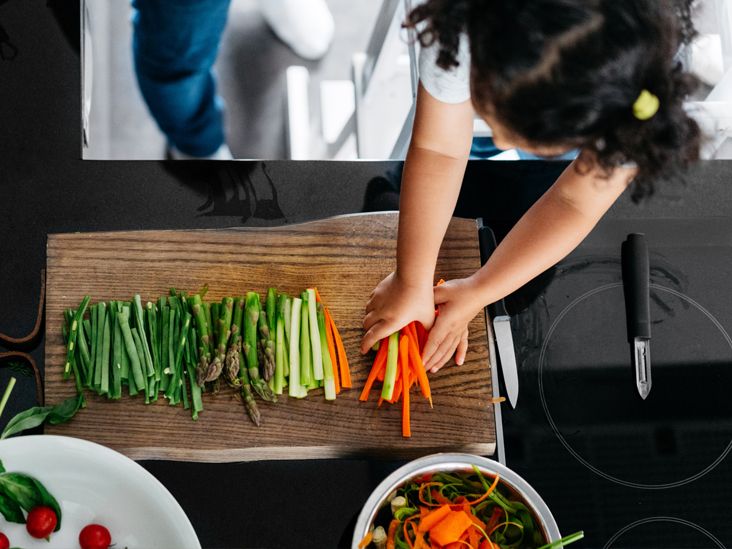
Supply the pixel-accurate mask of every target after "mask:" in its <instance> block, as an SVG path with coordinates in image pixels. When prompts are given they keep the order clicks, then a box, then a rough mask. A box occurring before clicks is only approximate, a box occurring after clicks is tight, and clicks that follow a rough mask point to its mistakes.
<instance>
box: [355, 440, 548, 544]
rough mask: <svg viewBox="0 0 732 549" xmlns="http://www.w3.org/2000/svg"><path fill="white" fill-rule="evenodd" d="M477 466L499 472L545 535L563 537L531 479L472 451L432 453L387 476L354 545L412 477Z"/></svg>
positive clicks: (364, 514)
mask: <svg viewBox="0 0 732 549" xmlns="http://www.w3.org/2000/svg"><path fill="white" fill-rule="evenodd" d="M473 465H475V466H476V467H477V468H478V469H479V470H480V472H481V473H486V474H489V475H491V476H493V475H495V474H496V473H497V474H498V475H500V477H501V481H500V482H501V484H505V485H506V486H508V487H510V488H511V490H512V491H513V492H515V493H516V494H517V495H518V496H519V498H520V499H521V501H522V502H523V503H524V504H525V505H526V506H527V507H528V508H529V509H530V510H531V512H532V514H533V515H534V518H535V519H536V522H537V526H538V527H539V528H540V529H541V530H542V532H543V533H544V538H545V539H547V540H549V541H556V540H558V539H561V537H562V536H561V535H560V533H559V527H558V526H557V522H556V521H555V520H554V517H553V516H552V514H551V511H549V507H547V505H546V503H544V500H543V499H541V496H539V494H538V493H537V492H536V490H534V489H533V488H532V487H531V486H530V485H529V483H528V482H526V481H525V480H524V479H523V478H521V477H520V476H519V475H518V474H517V473H515V472H513V471H512V470H511V469H509V468H508V467H506V466H505V465H501V464H500V463H498V462H497V461H493V460H492V459H487V458H484V457H480V456H474V455H472V454H459V453H452V454H449V453H445V454H432V455H430V456H425V457H423V458H419V459H416V460H414V461H410V462H409V463H407V464H406V465H404V466H402V467H400V468H399V469H397V470H396V471H394V472H393V473H392V474H391V475H389V476H388V477H386V478H385V479H384V480H383V481H382V483H381V484H379V485H378V486H377V487H376V489H375V490H374V491H373V492H372V493H371V496H369V499H368V500H366V504H365V505H364V506H363V509H361V514H360V515H359V516H358V520H357V521H356V528H355V529H354V531H353V541H352V543H351V547H352V548H353V549H357V548H358V544H359V543H360V542H361V540H362V539H363V538H364V537H365V536H366V534H367V533H368V531H369V530H370V528H371V525H372V524H373V522H374V519H375V518H376V515H377V514H378V512H379V510H380V509H381V508H382V507H383V506H385V505H387V498H388V497H389V494H391V493H392V492H393V491H394V490H396V489H397V488H399V487H400V486H402V485H403V484H404V483H406V482H407V481H409V480H410V479H412V478H415V477H418V476H421V475H425V474H428V473H437V472H449V471H460V470H469V469H471V468H472V466H473Z"/></svg>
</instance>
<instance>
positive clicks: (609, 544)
mask: <svg viewBox="0 0 732 549" xmlns="http://www.w3.org/2000/svg"><path fill="white" fill-rule="evenodd" d="M654 522H672V523H676V524H682V525H684V526H688V527H690V528H693V529H694V530H696V531H697V532H700V533H702V534H704V535H705V536H706V537H707V538H709V540H710V541H711V542H713V543H714V544H715V545H716V546H717V547H719V548H720V549H726V548H725V546H724V544H723V543H722V542H721V541H719V540H718V539H717V538H716V537H714V535H713V534H712V533H711V532H709V531H708V530H706V529H704V528H702V527H701V526H699V525H698V524H694V523H693V522H689V521H688V520H684V519H680V518H676V517H649V518H644V519H641V520H637V521H635V522H633V523H631V524H628V525H627V526H624V527H623V528H621V529H620V530H618V531H617V532H615V533H614V534H613V536H612V537H611V538H610V539H609V540H608V541H607V543H606V544H605V545H604V546H603V549H610V548H611V547H612V545H613V543H615V542H616V541H617V540H618V538H620V537H621V536H622V535H623V534H625V533H626V532H628V531H630V530H632V529H633V528H636V527H638V526H642V525H644V524H649V523H654Z"/></svg>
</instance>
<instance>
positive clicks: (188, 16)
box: [132, 0, 230, 156]
mask: <svg viewBox="0 0 732 549" xmlns="http://www.w3.org/2000/svg"><path fill="white" fill-rule="evenodd" d="M229 2H230V0H132V25H133V29H134V33H133V38H132V52H133V57H134V64H135V73H136V74H137V82H138V85H139V86H140V91H141V92H142V96H143V97H144V99H145V102H146V103H147V106H148V109H150V113H151V114H152V116H153V118H154V119H155V121H156V122H157V124H158V126H159V127H160V130H161V131H162V132H163V133H164V134H165V135H166V137H167V138H168V142H169V144H170V145H173V146H175V148H176V149H178V150H179V151H181V152H183V153H185V154H188V155H191V156H207V155H210V154H213V153H214V152H216V150H217V149H218V148H219V147H220V146H221V145H223V143H224V125H223V107H224V105H223V100H222V99H221V98H220V97H219V96H218V95H217V93H216V81H215V78H214V74H213V70H212V67H213V64H214V61H215V60H216V54H217V53H218V49H219V41H220V39H221V35H222V33H223V32H224V27H225V26H226V18H227V15H228V11H229Z"/></svg>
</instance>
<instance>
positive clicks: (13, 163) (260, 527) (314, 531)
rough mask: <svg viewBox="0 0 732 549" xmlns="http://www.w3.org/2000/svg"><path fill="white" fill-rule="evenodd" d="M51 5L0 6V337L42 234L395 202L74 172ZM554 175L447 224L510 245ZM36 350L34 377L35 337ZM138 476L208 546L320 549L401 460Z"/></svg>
mask: <svg viewBox="0 0 732 549" xmlns="http://www.w3.org/2000/svg"><path fill="white" fill-rule="evenodd" d="M69 4H73V2H69ZM62 8H63V1H62V2H54V1H50V2H48V3H46V2H42V1H41V0H10V1H7V2H5V3H3V2H0V36H3V32H2V31H3V30H4V32H5V34H6V35H7V36H8V40H9V41H10V42H11V43H12V44H13V45H14V46H15V47H16V48H17V56H16V57H15V58H14V59H12V60H2V59H0V311H2V314H1V315H0V332H4V333H9V334H11V335H19V334H22V333H25V332H27V331H28V330H29V329H30V327H31V326H32V323H33V321H34V315H35V303H36V300H37V294H38V290H39V272H40V270H41V269H42V268H43V266H44V264H45V242H46V235H47V234H48V233H53V232H67V231H101V230H121V229H152V228H156V229H160V228H165V229H176V228H215V227H230V226H271V225H281V224H286V223H295V222H300V221H304V220H309V219H316V218H323V217H328V216H332V215H337V214H344V213H351V212H359V211H363V210H364V208H368V209H381V208H385V207H386V208H388V207H390V206H393V205H394V204H395V203H396V202H395V199H394V197H395V194H394V193H392V192H384V191H385V190H387V191H388V184H387V183H385V181H384V179H383V178H384V177H386V178H387V179H388V178H389V177H391V178H392V179H393V178H394V174H396V175H397V178H398V172H399V169H400V167H401V165H400V163H398V162H284V161H272V162H242V161H240V162H226V163H177V164H172V163H165V162H142V161H135V162H118V161H82V160H81V152H80V147H81V145H80V142H81V137H80V63H79V58H78V53H77V52H76V51H75V48H74V47H73V46H72V44H73V40H74V38H73V37H74V33H75V32H76V31H78V29H75V25H74V24H75V22H76V21H78V18H76V19H75V18H74V17H73V15H74V14H73V13H71V16H68V17H66V18H65V19H64V18H63V17H62V20H64V21H67V22H70V23H69V24H68V25H66V26H67V30H68V32H67V33H66V34H65V33H64V32H63V31H62V28H63V27H64V25H61V24H59V20H58V19H57V17H55V16H54V10H56V11H61V12H62V13H63V9H62ZM67 15H68V13H67ZM68 36H70V37H72V38H71V40H69V39H68ZM564 166H565V165H564V164H563V163H550V162H546V163H545V162H507V163H506V162H471V163H470V165H469V167H468V170H467V173H466V177H465V184H464V187H463V190H462V193H461V196H460V201H459V204H458V207H457V210H456V215H459V216H463V217H479V216H482V217H484V218H485V219H486V222H487V223H488V224H489V225H492V226H493V227H494V228H495V229H496V231H497V233H498V234H499V236H500V235H502V234H505V232H506V231H507V230H508V229H509V228H510V227H511V225H512V224H513V223H514V222H515V221H516V220H517V219H518V217H519V216H520V215H521V214H522V213H523V212H524V211H525V210H526V209H527V208H528V207H529V206H530V205H531V204H532V203H533V202H534V201H535V200H536V198H538V197H539V196H540V195H541V194H542V193H543V192H544V191H545V190H546V188H548V186H549V185H551V183H552V182H553V181H554V180H555V178H556V177H557V175H558V174H559V173H560V172H561V170H562V169H563V168H564ZM730 178H732V162H723V161H718V162H710V163H702V164H701V165H699V166H698V167H696V168H695V169H694V170H692V172H691V173H690V174H689V176H688V178H687V182H686V184H685V185H682V184H678V183H674V184H659V189H660V191H659V193H658V195H657V196H656V197H654V198H653V199H652V200H651V201H649V202H647V203H645V204H641V205H636V204H633V203H632V202H631V200H630V198H629V196H628V193H626V195H624V196H623V197H622V198H621V199H620V200H619V201H618V203H617V204H616V205H615V206H614V207H613V209H612V210H611V212H610V213H609V214H608V215H610V216H612V217H616V218H619V219H626V218H637V217H663V218H694V217H699V216H701V215H703V216H728V215H729V213H730V212H732V192H731V189H732V186H731V185H729V184H728V183H729V180H730ZM370 182H371V183H370ZM273 195H275V196H273ZM31 352H32V354H33V356H34V357H35V358H36V360H37V361H38V362H39V365H42V363H43V341H42V340H41V341H40V342H38V345H37V346H36V347H35V348H34V349H33V350H32V351H31ZM6 370H7V369H3V370H2V371H0V386H4V385H5V382H6V380H7V378H8V377H9V373H8V372H7V371H6ZM15 375H16V376H17V374H15ZM33 395H34V391H33V385H32V379H30V378H23V377H21V378H20V379H19V383H18V386H17V388H16V390H15V392H14V395H13V399H12V401H11V403H10V405H9V406H8V410H7V411H6V414H5V417H4V420H6V419H7V418H9V417H12V415H13V414H14V413H15V412H16V411H19V410H21V409H24V408H26V407H28V406H31V405H33V404H34V396H33ZM3 423H4V421H3ZM143 465H144V466H145V467H146V468H147V469H148V470H150V471H151V472H152V473H153V474H154V475H155V476H156V477H157V478H158V479H160V480H161V481H162V482H163V484H164V485H165V486H166V487H167V488H168V489H169V490H170V491H171V492H172V493H173V495H174V496H175V497H176V499H178V501H179V502H180V503H181V505H182V506H183V508H184V509H185V511H186V513H187V514H188V516H189V518H190V519H191V521H192V523H193V525H194V527H195V529H196V531H197V532H198V535H199V537H200V539H201V542H202V544H203V545H204V546H205V547H265V546H266V547H284V546H291V545H292V542H293V540H297V546H298V547H320V548H323V547H333V546H336V545H337V544H339V543H340V540H341V537H342V536H343V535H344V533H346V532H347V530H348V527H349V523H351V521H352V520H353V519H354V518H355V515H356V514H357V512H358V511H359V509H360V506H361V505H362V503H363V502H364V501H365V499H366V498H367V497H368V494H369V493H370V491H371V490H372V489H373V488H374V487H375V486H376V484H378V482H380V481H381V480H382V479H383V477H384V476H385V475H386V474H387V473H388V472H389V471H391V470H392V469H393V468H395V467H396V466H397V465H398V463H392V462H386V461H373V460H323V461H282V462H258V463H240V464H222V465H211V464H192V463H172V462H164V461H160V462H145V463H143ZM343 539H344V540H345V539H346V538H343Z"/></svg>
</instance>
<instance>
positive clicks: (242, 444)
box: [45, 213, 495, 462]
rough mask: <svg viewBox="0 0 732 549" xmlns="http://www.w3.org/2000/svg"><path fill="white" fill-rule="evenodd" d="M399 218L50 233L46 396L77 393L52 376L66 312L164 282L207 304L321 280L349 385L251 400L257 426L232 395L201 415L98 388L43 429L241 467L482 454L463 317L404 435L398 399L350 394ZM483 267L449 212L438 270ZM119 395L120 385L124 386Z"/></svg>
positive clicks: (479, 370) (483, 436)
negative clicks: (115, 396)
mask: <svg viewBox="0 0 732 549" xmlns="http://www.w3.org/2000/svg"><path fill="white" fill-rule="evenodd" d="M397 224H398V214H397V213H379V214H359V215H350V216H343V217H336V218H332V219H327V220H323V221H316V222H311V223H305V224H300V225H290V226H285V227H278V228H273V229H230V230H190V231H135V232H114V233H77V234H56V235H49V237H48V260H47V271H48V272H47V276H48V284H47V302H46V368H45V370H46V376H45V389H46V401H47V403H49V404H55V403H57V402H59V401H61V400H63V399H64V398H67V397H68V396H71V395H72V394H73V393H74V383H73V381H72V380H69V381H63V380H62V368H63V363H64V356H65V349H64V346H63V341H62V338H61V322H62V319H63V313H62V312H63V310H64V309H66V308H76V307H77V305H78V303H79V302H80V301H81V298H82V297H83V296H84V295H85V294H89V295H91V296H92V301H93V302H97V301H109V300H113V299H115V300H121V299H130V298H131V297H132V295H133V294H135V293H140V294H141V295H142V298H143V301H145V300H154V299H157V297H158V296H160V295H163V294H166V293H167V291H168V289H169V288H170V287H171V286H173V287H176V288H178V289H180V290H185V291H189V292H190V291H195V290H197V289H198V288H200V287H201V286H202V285H203V284H205V283H208V284H209V288H210V289H209V292H208V295H207V299H221V298H222V297H224V296H226V295H235V294H239V295H240V294H244V293H245V292H246V291H251V290H253V291H258V292H260V293H261V294H264V293H265V292H266V289H267V287H268V286H276V287H277V288H278V289H279V290H281V291H285V292H288V293H290V294H293V293H295V292H301V291H302V290H303V289H305V288H307V287H312V286H317V287H318V289H319V291H320V293H321V295H322V297H323V301H324V302H325V304H326V305H327V306H328V307H329V308H330V310H331V312H332V314H333V317H334V319H335V321H336V324H337V325H338V327H339V329H340V331H341V335H342V336H343V340H344V344H345V347H346V352H347V353H348V357H349V360H350V363H351V372H352V377H353V383H354V388H353V389H351V390H344V391H343V392H342V393H341V394H340V395H339V396H338V399H337V400H336V401H335V402H326V401H325V400H324V399H323V392H322V389H318V390H314V391H311V392H310V393H309V396H308V397H307V398H306V399H303V400H297V399H293V398H287V397H286V396H283V398H281V400H280V401H279V402H278V403H277V404H275V405H272V404H267V403H264V402H261V401H260V402H259V406H260V410H261V413H262V425H261V427H259V428H257V427H255V426H254V425H253V424H252V423H251V422H250V421H249V419H248V418H247V416H246V413H245V411H244V408H243V405H242V403H241V402H240V401H239V399H238V398H237V397H236V395H235V394H234V392H233V391H230V390H228V389H225V390H223V391H221V392H220V393H219V394H216V395H213V394H204V408H205V410H204V412H203V413H202V414H201V416H200V418H199V419H198V421H192V420H191V417H190V412H189V411H188V410H184V409H183V408H182V407H180V406H178V407H171V406H168V405H167V404H166V402H165V401H164V399H160V400H159V401H158V402H157V403H154V404H151V405H147V406H146V405H145V404H144V403H143V399H142V398H140V397H135V398H132V399H131V398H129V397H127V396H123V398H122V399H121V400H119V401H108V400H106V399H104V398H100V397H97V396H94V395H90V396H89V398H88V407H87V408H86V409H84V410H81V411H80V412H79V414H78V415H77V416H76V417H75V418H74V419H73V420H72V421H71V422H70V423H68V424H66V425H58V426H49V427H48V428H47V429H46V432H47V433H53V434H57V435H68V436H74V437H79V438H83V439H87V440H91V441H94V442H98V443H100V444H103V445H105V446H109V447H111V448H114V449H115V450H118V451H120V452H122V453H124V454H126V455H128V456H130V457H132V458H134V459H174V460H191V461H210V462H226V461H245V460H255V459H303V458H326V457H350V456H354V457H355V456H364V455H378V456H383V457H388V458H411V457H416V456H419V455H424V454H428V453H431V452H434V451H468V452H473V453H478V454H492V453H493V452H494V449H495V421H494V416H493V407H492V406H491V405H489V401H490V398H491V376H490V369H489V368H490V367H489V363H488V348H487V336H486V325H485V320H484V318H483V315H480V316H479V317H476V318H475V319H474V320H473V322H472V324H471V331H470V347H469V350H468V355H467V359H466V361H465V364H464V365H462V366H459V367H457V366H454V365H451V366H448V367H445V368H443V369H442V370H441V371H440V372H439V373H437V374H434V375H431V385H432V394H433V399H434V409H430V408H429V405H428V403H427V402H426V401H424V400H423V399H422V398H421V396H419V395H418V392H417V391H416V390H415V389H413V393H412V394H413V398H412V433H413V435H412V438H411V439H404V438H402V436H401V405H400V404H399V405H393V406H390V405H388V404H385V405H384V406H382V408H381V409H379V410H377V409H376V402H375V398H372V399H371V401H369V402H367V403H362V402H359V401H358V394H359V392H360V389H361V387H362V386H363V383H364V380H365V379H366V375H367V374H368V371H369V368H370V365H371V362H372V361H373V357H372V356H371V355H368V356H365V357H362V356H360V354H359V351H358V349H359V343H360V339H361V336H362V333H363V332H362V328H361V324H362V321H363V311H364V306H365V304H366V301H367V299H368V296H369V294H370V293H371V291H372V290H373V288H374V286H375V285H376V284H377V283H378V282H379V281H380V280H381V279H382V278H383V277H384V276H386V275H387V274H388V273H389V272H391V271H392V270H393V268H394V264H395V250H396V235H397ZM479 266H480V259H479V249H478V233H477V229H476V224H475V222H474V221H471V220H464V219H453V220H452V222H451V224H450V227H449V229H448V231H447V235H446V237H445V241H444V244H443V247H442V250H441V252H440V258H439V261H438V265H437V276H438V277H441V278H445V279H451V278H458V277H464V276H467V275H469V274H470V273H472V272H474V271H475V270H476V269H477V268H478V267H479ZM125 392H126V391H125Z"/></svg>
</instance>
